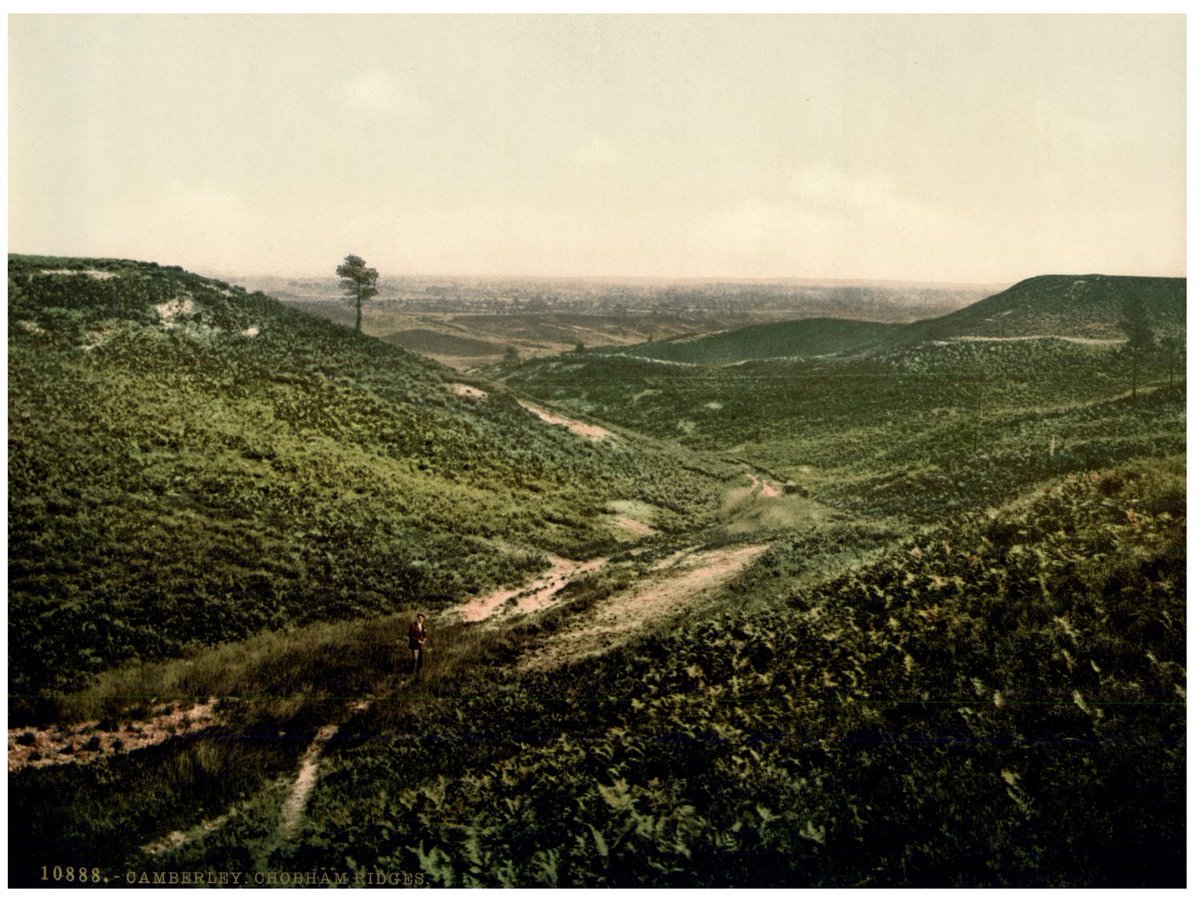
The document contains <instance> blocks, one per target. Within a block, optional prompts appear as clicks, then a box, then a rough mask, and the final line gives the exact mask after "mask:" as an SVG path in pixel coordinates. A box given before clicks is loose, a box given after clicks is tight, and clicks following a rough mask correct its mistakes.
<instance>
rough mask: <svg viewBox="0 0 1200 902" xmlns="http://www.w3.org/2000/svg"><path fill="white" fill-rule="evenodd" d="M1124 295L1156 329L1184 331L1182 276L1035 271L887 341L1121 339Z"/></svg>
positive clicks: (901, 342)
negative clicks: (1143, 311) (1041, 273)
mask: <svg viewBox="0 0 1200 902" xmlns="http://www.w3.org/2000/svg"><path fill="white" fill-rule="evenodd" d="M1130 301H1136V302H1140V303H1141V304H1143V305H1144V306H1145V309H1146V311H1147V313H1148V315H1149V318H1150V322H1151V325H1152V327H1153V328H1154V330H1155V331H1156V332H1158V333H1159V334H1169V335H1175V336H1180V335H1182V333H1183V332H1184V331H1185V327H1186V317H1187V280H1186V279H1166V278H1138V277H1133V276H1103V275H1085V276H1037V277H1035V278H1032V279H1026V280H1025V281H1023V282H1018V283H1017V284H1016V285H1014V286H1012V287H1011V288H1009V289H1006V290H1005V291H1002V292H1000V293H999V294H995V295H992V296H991V297H989V298H985V299H984V300H982V301H979V302H978V303H975V304H972V305H971V306H969V307H965V308H963V309H962V310H956V311H954V312H953V313H949V314H947V315H946V316H942V317H938V318H937V319H930V320H924V321H921V322H918V323H913V324H911V325H909V326H906V327H905V328H904V329H902V330H899V331H898V332H897V333H896V334H895V335H894V336H892V343H893V344H912V343H914V342H917V341H933V340H945V339H952V338H961V337H964V336H981V337H987V338H1026V337H1065V338H1075V339H1094V340H1101V341H1103V340H1124V338H1125V332H1124V330H1123V329H1122V328H1121V322H1122V320H1123V319H1124V316H1125V309H1126V306H1127V305H1128V304H1129V302H1130Z"/></svg>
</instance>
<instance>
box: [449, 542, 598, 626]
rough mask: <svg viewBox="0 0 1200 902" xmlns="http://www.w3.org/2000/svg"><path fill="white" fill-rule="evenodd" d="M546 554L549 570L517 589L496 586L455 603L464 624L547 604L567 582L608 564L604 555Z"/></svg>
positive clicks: (529, 609)
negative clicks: (587, 558)
mask: <svg viewBox="0 0 1200 902" xmlns="http://www.w3.org/2000/svg"><path fill="white" fill-rule="evenodd" d="M548 557H549V558H550V562H551V565H552V566H551V568H550V570H548V571H547V572H546V573H543V574H542V575H541V576H539V577H538V578H537V579H535V580H533V582H531V583H528V584H527V585H525V586H522V587H521V588H519V589H497V590H496V591H495V592H492V593H491V594H490V595H480V596H479V597H477V598H472V599H470V600H469V601H466V602H464V603H463V604H461V605H459V607H458V612H459V614H461V615H462V619H463V620H465V621H467V622H468V623H477V622H479V621H481V620H487V619H488V618H489V617H503V616H507V615H510V614H532V613H533V612H534V611H540V610H542V609H543V608H547V607H551V606H552V605H553V604H554V601H555V596H556V595H557V594H558V593H559V592H561V591H562V590H563V589H564V588H565V587H566V586H567V585H569V584H570V583H572V582H573V581H575V580H577V579H579V578H580V577H583V576H587V575H588V574H589V573H595V572H596V571H597V570H599V569H600V568H601V567H603V566H604V565H605V564H607V563H608V558H606V557H599V558H595V559H594V560H590V561H570V560H567V559H566V558H561V557H555V556H554V555H548ZM509 602H511V604H510V603H509Z"/></svg>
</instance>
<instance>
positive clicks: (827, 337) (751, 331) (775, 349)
mask: <svg viewBox="0 0 1200 902" xmlns="http://www.w3.org/2000/svg"><path fill="white" fill-rule="evenodd" d="M900 328H902V327H901V326H898V325H894V324H891V323H871V322H861V321H858V320H850V319H804V320H793V321H791V322H784V323H764V324H761V325H756V326H747V327H746V328H744V329H734V330H732V331H729V332H717V333H715V334H712V335H700V336H690V337H687V338H676V339H672V340H671V341H654V342H646V343H644V344H640V345H636V346H635V347H632V348H626V349H623V350H622V351H621V352H620V353H625V354H628V355H629V356H631V357H644V358H647V359H650V360H669V361H674V362H678V363H703V364H716V365H724V364H730V363H740V362H741V361H744V360H752V359H754V360H758V359H766V358H774V357H794V358H800V357H826V356H829V355H830V354H839V353H842V352H845V351H852V350H855V349H858V348H863V347H870V346H872V345H875V344H877V343H879V342H880V341H881V340H882V339H883V338H884V337H886V336H887V335H890V334H892V333H894V332H895V331H896V330H898V329H900Z"/></svg>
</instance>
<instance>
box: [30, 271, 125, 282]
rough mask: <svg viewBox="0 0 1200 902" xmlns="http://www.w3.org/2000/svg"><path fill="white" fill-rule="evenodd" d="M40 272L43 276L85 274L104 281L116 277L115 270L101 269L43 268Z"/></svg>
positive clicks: (98, 280)
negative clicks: (106, 270)
mask: <svg viewBox="0 0 1200 902" xmlns="http://www.w3.org/2000/svg"><path fill="white" fill-rule="evenodd" d="M41 274H42V275H43V276H87V277H88V278H89V279H95V280H96V281H97V282H106V281H108V280H109V279H115V278H116V277H117V274H116V273H115V272H105V271H104V270H102V269H43V270H41Z"/></svg>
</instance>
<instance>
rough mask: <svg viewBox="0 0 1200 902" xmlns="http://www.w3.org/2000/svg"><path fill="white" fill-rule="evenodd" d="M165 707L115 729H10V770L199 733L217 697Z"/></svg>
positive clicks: (210, 720)
mask: <svg viewBox="0 0 1200 902" xmlns="http://www.w3.org/2000/svg"><path fill="white" fill-rule="evenodd" d="M165 707H166V708H168V709H169V710H168V711H166V712H164V713H163V714H160V715H158V716H157V717H153V718H151V719H150V720H141V721H134V722H131V723H128V724H126V725H125V726H123V727H118V728H117V729H115V730H102V729H100V722H99V721H91V722H88V723H78V724H75V725H74V726H70V727H48V728H46V729H44V730H34V729H30V728H25V727H15V728H13V729H10V730H9V731H8V772H9V773H13V772H14V771H18V770H21V769H22V768H24V767H49V766H50V765H54V764H86V763H87V762H89V761H92V760H93V759H95V758H100V757H103V756H105V755H115V754H124V753H126V752H132V751H133V750H134V749H142V748H146V747H147V746H151V745H158V744H159V743H162V742H166V741H167V740H168V739H170V738H171V737H173V736H186V735H187V734H188V733H196V732H199V731H200V730H205V729H207V728H208V727H211V726H212V725H213V724H214V723H215V722H216V713H215V708H216V699H209V700H208V701H206V702H203V703H196V704H188V703H185V702H171V703H168V704H166V705H165Z"/></svg>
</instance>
